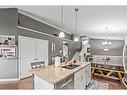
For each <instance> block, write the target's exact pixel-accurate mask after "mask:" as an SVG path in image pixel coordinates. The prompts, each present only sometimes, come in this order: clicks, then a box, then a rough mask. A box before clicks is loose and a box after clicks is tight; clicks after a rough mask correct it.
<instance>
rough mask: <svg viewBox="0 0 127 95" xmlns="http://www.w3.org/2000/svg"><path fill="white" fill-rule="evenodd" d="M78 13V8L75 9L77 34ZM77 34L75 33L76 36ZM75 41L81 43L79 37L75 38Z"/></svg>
mask: <svg viewBox="0 0 127 95" xmlns="http://www.w3.org/2000/svg"><path fill="white" fill-rule="evenodd" d="M77 12H78V8H76V9H75V22H76V24H75V25H76V33H77V30H78V28H77ZM76 33H75V34H76ZM74 41H75V42H77V41H79V39H78V37H75V38H74Z"/></svg>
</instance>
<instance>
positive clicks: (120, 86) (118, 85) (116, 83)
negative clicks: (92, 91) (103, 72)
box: [93, 77, 127, 90]
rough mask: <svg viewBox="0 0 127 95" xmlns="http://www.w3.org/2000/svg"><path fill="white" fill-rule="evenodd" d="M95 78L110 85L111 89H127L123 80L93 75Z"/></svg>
mask: <svg viewBox="0 0 127 95" xmlns="http://www.w3.org/2000/svg"><path fill="white" fill-rule="evenodd" d="M93 79H94V80H98V81H101V82H104V83H107V84H108V85H109V87H108V88H109V90H124V89H127V88H126V87H125V86H124V85H123V84H122V83H121V82H119V81H116V80H112V79H109V78H103V77H93Z"/></svg>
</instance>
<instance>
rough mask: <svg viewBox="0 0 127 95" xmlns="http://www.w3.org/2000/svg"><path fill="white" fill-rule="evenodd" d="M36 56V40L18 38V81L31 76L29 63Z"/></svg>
mask: <svg viewBox="0 0 127 95" xmlns="http://www.w3.org/2000/svg"><path fill="white" fill-rule="evenodd" d="M35 56H36V39H34V38H29V37H20V38H19V62H20V64H19V65H20V66H19V67H20V68H19V69H20V79H22V78H25V77H28V76H31V75H32V74H31V72H30V70H31V62H33V61H34V60H35V58H36V57H35Z"/></svg>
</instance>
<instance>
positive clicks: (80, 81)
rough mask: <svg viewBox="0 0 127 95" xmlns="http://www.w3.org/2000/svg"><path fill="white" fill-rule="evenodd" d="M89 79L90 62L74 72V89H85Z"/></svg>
mask: <svg viewBox="0 0 127 95" xmlns="http://www.w3.org/2000/svg"><path fill="white" fill-rule="evenodd" d="M90 81H91V64H89V65H87V66H85V67H84V68H82V69H80V70H79V71H77V72H76V73H75V74H74V89H85V88H86V86H87V85H88V84H89V83H90Z"/></svg>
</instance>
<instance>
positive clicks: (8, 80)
mask: <svg viewBox="0 0 127 95" xmlns="http://www.w3.org/2000/svg"><path fill="white" fill-rule="evenodd" d="M18 80H19V79H18V78H10V79H0V82H10V81H18Z"/></svg>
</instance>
